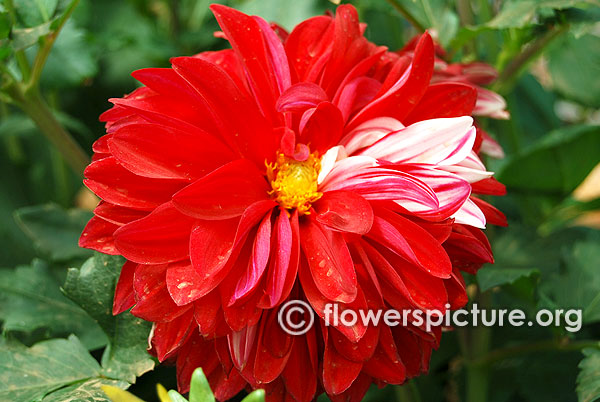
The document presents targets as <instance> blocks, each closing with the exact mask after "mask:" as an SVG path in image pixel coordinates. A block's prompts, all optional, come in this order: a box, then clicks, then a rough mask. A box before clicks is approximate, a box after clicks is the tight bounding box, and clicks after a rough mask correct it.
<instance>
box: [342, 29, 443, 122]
mask: <svg viewBox="0 0 600 402" xmlns="http://www.w3.org/2000/svg"><path fill="white" fill-rule="evenodd" d="M433 61H434V51H433V40H432V39H431V36H429V34H428V33H427V32H425V33H424V34H423V35H422V36H421V39H420V40H419V43H418V45H417V48H416V50H415V54H414V57H413V61H412V64H411V67H410V70H407V71H406V73H405V74H403V76H402V77H401V78H400V79H399V80H398V81H397V82H396V83H395V84H394V85H393V86H392V87H391V88H390V89H389V90H388V91H387V92H386V93H385V94H383V95H382V96H380V97H378V98H376V99H375V100H373V101H372V102H371V103H370V104H369V105H367V106H366V107H365V108H364V109H363V110H362V111H360V112H359V113H358V114H357V115H356V116H355V117H354V118H353V119H352V121H350V123H349V124H348V126H346V131H347V132H349V131H351V130H352V129H353V128H356V127H357V126H358V125H359V124H361V123H363V122H365V121H367V120H370V119H372V118H375V117H379V116H389V117H393V118H395V119H397V120H400V121H403V119H404V118H405V117H406V116H407V115H408V114H409V113H410V111H411V110H413V109H414V107H415V105H416V103H417V102H418V101H419V100H420V99H421V98H422V96H423V94H424V93H425V91H426V90H427V87H428V86H429V81H430V80H431V76H432V74H433Z"/></svg>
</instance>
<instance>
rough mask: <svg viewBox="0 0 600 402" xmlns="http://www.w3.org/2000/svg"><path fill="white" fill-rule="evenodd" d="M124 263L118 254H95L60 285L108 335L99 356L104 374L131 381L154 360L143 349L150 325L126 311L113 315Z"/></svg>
mask: <svg viewBox="0 0 600 402" xmlns="http://www.w3.org/2000/svg"><path fill="white" fill-rule="evenodd" d="M123 262H124V261H123V259H122V258H121V257H116V256H108V255H104V254H95V255H94V257H91V258H90V259H88V260H87V261H86V262H85V263H84V264H83V266H82V267H81V268H80V269H77V268H70V269H69V271H68V273H67V280H66V282H65V285H64V287H63V288H64V292H65V294H66V295H67V296H68V297H69V298H70V299H71V300H73V301H74V302H75V303H77V304H78V305H80V306H81V307H82V308H83V309H84V310H85V311H87V313H88V314H89V315H90V316H91V317H92V318H93V319H94V320H96V322H97V323H98V324H99V325H100V326H101V327H102V329H103V330H104V332H105V333H106V335H107V336H108V339H109V344H108V347H107V348H106V350H105V351H104V354H103V355H102V367H103V372H104V373H105V375H106V376H108V377H110V378H115V379H122V380H125V381H128V382H130V383H134V382H135V378H136V377H139V376H140V375H142V374H144V373H145V372H147V371H149V370H152V368H153V367H154V361H153V360H152V358H151V357H150V355H149V354H148V352H147V351H146V348H147V345H148V334H149V332H150V324H149V323H148V322H146V321H144V320H141V319H139V318H136V317H134V316H133V315H131V314H129V313H123V314H120V315H118V316H116V317H114V316H113V315H112V301H113V295H114V290H115V284H116V281H117V278H118V276H119V272H120V271H121V267H122V266H123Z"/></svg>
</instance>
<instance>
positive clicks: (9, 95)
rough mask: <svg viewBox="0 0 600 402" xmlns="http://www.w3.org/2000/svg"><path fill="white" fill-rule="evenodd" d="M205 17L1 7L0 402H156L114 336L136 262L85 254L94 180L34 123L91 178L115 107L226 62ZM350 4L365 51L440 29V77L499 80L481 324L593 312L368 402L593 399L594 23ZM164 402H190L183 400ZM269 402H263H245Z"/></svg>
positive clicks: (599, 285) (70, 5) (539, 3)
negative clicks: (498, 315) (200, 60)
mask: <svg viewBox="0 0 600 402" xmlns="http://www.w3.org/2000/svg"><path fill="white" fill-rule="evenodd" d="M219 2H220V3H226V4H229V5H232V6H234V7H236V8H238V9H240V10H242V11H244V12H246V13H250V14H256V15H260V16H262V17H263V18H265V19H267V20H269V21H276V22H278V23H279V24H281V25H282V26H284V27H285V28H287V29H291V28H293V26H294V25H295V24H296V23H298V22H299V21H301V20H303V19H306V18H308V17H310V16H312V15H317V14H322V13H323V12H325V10H330V11H331V10H334V9H335V6H334V5H333V4H332V3H331V2H329V1H326V0H298V1H275V0H268V1H259V0H230V1H226V0H222V1H219ZM209 3H210V1H207V0H201V1H196V0H179V1H166V0H149V1H137V0H106V1H104V0H103V1H96V0H81V1H78V0H73V1H71V0H12V1H11V0H4V1H1V2H0V65H1V67H2V68H1V69H0V221H2V223H3V224H2V225H1V226H0V241H1V242H2V245H3V247H2V248H1V249H0V266H2V268H0V322H1V325H2V327H1V330H2V337H1V338H0V339H1V340H0V400H2V401H4V400H7V401H8V400H10V401H32V400H34V401H40V400H41V401H98V402H100V401H102V402H106V401H107V400H108V399H107V396H106V394H105V392H104V391H103V390H102V386H114V387H117V388H118V389H125V388H128V387H129V386H131V385H132V384H134V383H136V382H137V384H134V385H133V386H132V387H131V388H132V392H133V393H136V394H138V395H141V394H142V393H143V392H141V391H142V390H141V389H140V388H137V387H142V386H144V385H141V384H146V383H147V381H148V379H147V378H146V379H145V380H146V382H144V381H137V379H138V377H140V376H143V375H144V373H146V372H148V371H150V370H152V369H153V367H154V365H155V361H154V360H153V359H152V358H150V357H149V355H148V353H147V351H146V348H147V339H148V334H149V332H150V325H149V323H146V322H144V321H142V320H139V319H137V318H135V317H133V316H132V315H131V314H129V313H123V314H120V315H118V316H116V317H114V316H112V312H111V311H112V298H113V293H114V289H115V283H116V280H117V277H118V275H119V272H120V270H121V266H122V264H123V260H122V259H121V258H119V257H110V256H103V255H99V254H96V255H92V254H91V253H90V252H89V251H88V250H82V249H80V248H78V247H77V239H78V237H79V234H80V233H81V231H82V230H83V227H84V225H85V223H86V222H87V220H88V219H89V218H90V216H91V212H89V211H85V210H83V209H81V208H78V207H82V206H83V205H84V203H83V202H82V201H81V197H82V195H85V190H83V186H82V184H81V177H80V173H81V170H82V169H79V168H76V169H74V172H75V173H73V172H71V171H70V167H69V166H73V165H74V164H73V163H72V161H70V162H69V163H71V165H68V164H67V162H66V160H67V159H65V158H64V155H65V154H64V152H63V150H62V149H61V147H60V144H58V145H57V144H56V143H50V142H48V141H46V140H44V139H43V138H42V135H46V136H48V134H47V132H46V130H47V127H43V126H40V125H39V123H36V121H35V116H34V115H32V113H31V112H30V111H28V110H30V109H27V106H28V105H31V102H32V101H35V102H38V103H36V105H38V106H39V104H40V103H39V101H40V99H41V100H42V101H43V104H45V105H46V106H45V109H43V108H42V109H41V110H42V111H45V112H47V114H48V115H49V116H50V118H51V119H54V120H55V122H56V123H57V126H59V127H62V128H64V129H65V131H66V132H67V133H66V136H67V138H71V137H70V136H69V132H70V134H72V138H71V139H74V141H75V143H76V144H77V145H79V146H81V148H82V149H84V150H86V151H85V152H82V153H81V155H79V161H78V163H76V165H77V166H79V167H81V166H82V165H85V164H87V162H88V153H89V152H88V151H89V150H90V147H91V144H92V142H93V141H94V140H95V139H96V138H98V137H99V136H100V135H102V134H103V127H102V125H101V123H99V122H98V121H97V120H98V115H99V114H100V113H101V112H102V111H104V110H106V109H107V108H108V107H109V105H108V103H107V102H106V99H107V98H109V97H113V96H120V95H122V94H125V93H129V92H131V91H132V90H133V89H134V88H135V86H136V83H135V82H134V80H133V79H132V78H131V77H130V73H131V72H132V71H133V70H136V69H138V68H143V67H165V66H168V65H169V57H172V56H178V55H191V54H195V53H198V52H200V51H205V50H216V49H220V48H223V47H226V46H227V42H226V41H224V40H222V39H218V38H215V37H214V36H213V32H214V31H217V30H218V29H219V28H218V26H217V24H216V22H215V21H214V19H213V18H212V15H211V13H210V11H209V10H208V5H209ZM352 4H354V5H355V6H356V7H357V9H358V11H359V15H360V17H361V20H362V21H364V22H366V23H367V25H368V27H367V30H366V35H367V37H368V38H369V39H370V40H372V41H374V42H376V43H378V44H383V45H386V46H389V47H390V49H391V50H395V49H397V48H400V47H401V46H403V45H404V44H405V43H406V41H407V40H409V39H410V38H411V37H412V36H413V35H415V34H416V33H418V32H419V31H422V30H424V29H429V30H430V31H431V32H435V34H436V35H437V37H438V40H439V42H440V43H441V44H442V45H443V46H444V47H445V48H446V50H447V51H448V52H447V54H446V56H444V60H445V61H446V62H449V63H460V62H470V61H474V60H482V61H485V62H487V63H489V64H491V65H493V66H496V67H497V68H498V69H499V70H500V71H499V78H498V80H497V82H495V83H494V84H493V89H495V90H497V91H499V92H501V94H502V95H503V96H504V97H505V98H506V100H507V103H508V109H509V111H510V113H511V119H510V120H508V121H492V120H489V119H485V118H480V119H478V124H479V125H480V126H481V128H483V129H485V130H486V131H487V132H489V133H490V134H491V135H492V136H494V138H496V139H497V140H498V141H499V142H500V144H501V145H502V147H503V149H504V151H505V153H506V158H504V159H503V160H487V161H486V165H488V166H489V167H490V170H493V171H495V172H497V177H498V178H499V179H500V181H502V182H503V183H504V184H506V185H507V189H508V194H507V195H506V196H505V197H494V198H492V199H491V202H492V203H494V204H495V205H496V206H497V207H499V208H500V209H501V210H502V211H503V212H505V213H506V215H507V217H508V220H509V227H508V228H491V227H490V228H488V229H487V233H486V234H487V235H488V236H489V238H490V241H491V243H492V247H493V249H494V255H495V258H496V263H495V265H488V266H485V267H484V268H482V269H481V270H480V271H479V272H478V274H477V275H476V276H475V277H468V278H467V282H468V283H469V284H470V285H469V291H471V290H476V292H475V293H477V294H476V296H475V298H474V301H475V302H478V304H479V305H480V307H488V308H506V307H517V308H521V309H523V310H525V311H527V313H528V314H532V313H535V312H536V311H538V310H539V309H541V308H550V309H570V308H580V309H582V311H583V321H584V326H583V328H582V330H581V331H579V332H577V333H567V332H565V329H563V328H555V327H549V328H541V327H537V328H536V327H534V328H525V327H522V328H506V327H503V328H491V329H483V330H481V328H462V329H460V330H456V331H451V332H449V333H447V334H444V337H443V340H442V345H441V347H440V349H439V350H437V351H435V352H434V354H433V359H432V362H431V370H430V372H431V374H430V375H428V376H427V377H421V378H418V379H417V380H416V381H411V383H410V384H409V386H406V387H403V388H400V390H394V389H390V388H389V387H388V388H387V389H385V390H377V389H375V387H374V388H373V389H371V390H370V391H369V392H368V394H367V397H366V400H369V401H379V400H407V399H408V400H423V401H425V400H440V399H443V398H445V399H448V400H465V401H467V402H479V401H484V400H489V401H491V402H510V401H520V400H527V401H534V402H535V401H548V400H561V401H573V400H576V399H577V398H578V399H579V401H585V402H591V401H594V400H598V399H600V382H599V380H598V378H599V372H600V352H599V349H598V348H593V347H592V348H589V346H590V345H591V346H593V345H596V344H597V342H598V339H600V332H599V327H598V322H599V321H600V296H599V295H600V281H599V276H598V273H597V271H598V269H597V266H598V262H600V235H599V234H598V233H599V232H598V230H597V226H598V223H596V226H595V227H596V229H594V228H593V227H582V225H584V224H583V223H582V222H583V220H582V218H584V217H587V218H588V220H586V222H590V221H592V220H590V219H589V217H590V216H591V215H588V214H589V213H590V212H593V213H597V212H598V210H599V209H600V198H598V194H595V195H594V196H593V197H591V198H586V199H580V198H578V196H577V194H576V193H574V190H575V189H576V188H578V187H579V186H580V185H581V183H582V181H583V180H584V179H585V178H586V177H587V176H588V175H589V173H590V171H591V170H592V169H593V168H594V166H596V165H597V164H598V163H599V162H600V127H599V126H598V122H599V118H598V111H597V108H598V107H600V86H599V85H600V80H598V75H599V73H600V53H599V52H600V43H599V41H600V37H599V35H598V31H597V22H598V20H599V17H600V7H599V6H600V4H599V3H598V1H597V0H588V1H585V0H581V1H578V0H504V1H490V0H460V1H457V2H452V1H447V0H424V1H415V0H374V1H371V0H357V1H353V2H352ZM75 7H77V8H75ZM67 20H68V21H67ZM37 110H38V111H39V110H40V109H37ZM565 110H566V112H565ZM54 134H56V133H54ZM63 134H64V133H63ZM63 139H64V138H63ZM596 186H598V184H596ZM83 198H85V197H83ZM488 201H490V200H488ZM592 218H593V217H592ZM586 225H587V224H586ZM36 258H38V259H36ZM39 258H41V259H43V260H41V259H39ZM32 260H33V262H32ZM83 261H85V262H83ZM73 267H80V268H73ZM61 284H63V285H62V291H61ZM71 334H73V335H71ZM67 337H68V338H67ZM64 338H67V339H64ZM32 345H33V346H32ZM100 348H103V349H100ZM582 348H585V349H584V350H583V353H584V358H583V360H582V361H581V363H580V364H579V377H578V378H577V386H576V383H575V377H576V376H577V360H578V359H579V358H580V350H581V349H582ZM90 351H91V352H90ZM92 355H93V356H92ZM94 357H97V358H98V360H99V361H97V359H96V358H94ZM473 365H475V366H476V367H477V368H478V369H477V370H472V369H471V367H473ZM465 368H467V369H465ZM474 373H475V374H474ZM154 374H155V375H156V376H157V377H158V376H160V375H162V372H161V373H159V371H156V372H155V373H153V375H154ZM548 378H551V379H552V381H550V382H549V381H548ZM163 380H164V381H163ZM173 380H174V379H173V378H158V381H162V382H163V383H165V384H166V383H167V382H166V381H171V382H172V381H173ZM191 388H192V389H191V393H190V395H189V401H190V402H197V401H199V402H212V401H213V400H214V397H213V394H212V392H211V391H210V388H209V387H208V382H207V380H206V377H204V374H203V373H202V371H201V370H199V371H196V372H195V373H194V376H193V379H192V384H191ZM575 388H576V389H577V395H576V394H575V392H574V390H575ZM123 392H124V391H123ZM128 395H130V396H131V394H128ZM168 395H169V397H170V398H171V400H172V401H173V402H187V399H186V398H185V397H184V396H182V395H180V394H179V393H177V392H176V391H174V390H172V391H169V393H168ZM263 399H264V393H263V392H262V391H257V392H254V393H252V394H250V395H248V396H247V397H246V399H245V401H246V402H257V401H262V400H263Z"/></svg>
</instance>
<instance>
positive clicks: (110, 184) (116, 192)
mask: <svg viewBox="0 0 600 402" xmlns="http://www.w3.org/2000/svg"><path fill="white" fill-rule="evenodd" d="M84 174H85V177H87V179H86V180H84V183H85V185H86V186H87V187H88V188H89V189H90V190H92V191H93V192H94V193H95V194H96V195H97V196H98V197H100V198H102V199H103V200H104V201H107V202H110V203H111V204H115V205H119V206H122V207H128V208H133V209H142V210H151V209H154V208H156V207H158V206H159V205H161V204H163V203H165V202H167V201H169V200H170V199H171V196H172V195H173V194H174V193H175V192H176V191H177V190H179V189H181V187H183V186H184V185H185V182H183V181H177V180H165V179H150V178H147V177H140V176H137V175H135V174H133V173H131V172H130V171H129V170H127V169H125V168H123V167H122V166H121V165H119V163H117V161H116V159H115V158H114V157H109V158H104V159H100V160H98V161H95V162H92V163H91V164H90V165H89V166H88V167H87V168H86V169H85V172H84Z"/></svg>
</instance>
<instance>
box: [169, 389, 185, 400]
mask: <svg viewBox="0 0 600 402" xmlns="http://www.w3.org/2000/svg"><path fill="white" fill-rule="evenodd" d="M168 394H169V398H171V401H172V402H188V400H187V399H185V398H184V397H183V396H182V395H181V394H180V393H179V392H177V391H175V390H170V391H169V393H168Z"/></svg>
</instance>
